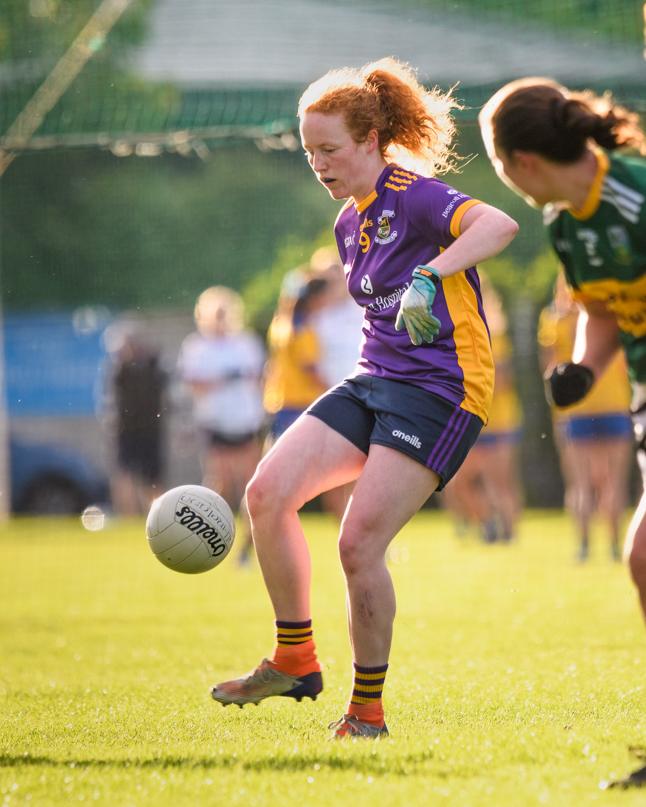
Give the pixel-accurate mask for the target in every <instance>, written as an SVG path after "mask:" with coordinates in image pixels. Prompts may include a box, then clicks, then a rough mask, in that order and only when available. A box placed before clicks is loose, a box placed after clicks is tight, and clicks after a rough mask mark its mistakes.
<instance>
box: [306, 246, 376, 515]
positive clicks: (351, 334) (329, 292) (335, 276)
mask: <svg viewBox="0 0 646 807" xmlns="http://www.w3.org/2000/svg"><path fill="white" fill-rule="evenodd" d="M310 269H311V272H312V275H313V276H314V277H320V278H323V279H324V280H325V282H326V286H325V294H324V297H323V304H322V305H320V306H318V307H317V309H316V311H314V313H313V314H312V329H313V330H314V333H315V334H316V338H317V340H318V346H319V363H318V371H319V376H320V377H321V379H322V380H323V383H324V384H325V386H326V388H327V389H331V388H332V387H336V385H337V384H340V383H341V382H342V381H343V380H344V379H346V378H349V377H350V376H352V375H354V373H355V371H356V369H357V362H358V360H359V347H360V344H361V340H362V338H363V333H362V328H363V322H364V319H363V309H362V308H361V307H360V306H358V305H357V304H356V303H355V301H354V300H353V299H352V297H351V296H350V292H349V291H348V284H347V283H346V280H345V272H344V271H343V264H342V263H341V261H340V260H339V253H338V251H337V250H335V249H333V248H331V247H321V248H320V249H318V250H317V251H316V252H315V253H314V254H313V255H312V258H311V259H310ZM353 489H354V482H348V483H347V484H345V485H339V487H337V488H333V489H332V490H328V491H326V492H325V493H323V494H322V500H323V503H324V507H325V509H326V510H327V511H328V512H330V513H334V514H335V515H336V516H337V518H338V519H339V520H341V518H343V514H344V513H345V508H346V507H347V504H348V502H349V500H350V496H351V495H352V491H353Z"/></svg>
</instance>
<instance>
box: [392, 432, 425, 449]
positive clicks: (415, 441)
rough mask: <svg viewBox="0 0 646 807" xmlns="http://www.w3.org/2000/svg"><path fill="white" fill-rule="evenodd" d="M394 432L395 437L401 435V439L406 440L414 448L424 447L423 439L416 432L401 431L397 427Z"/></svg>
mask: <svg viewBox="0 0 646 807" xmlns="http://www.w3.org/2000/svg"><path fill="white" fill-rule="evenodd" d="M392 434H393V437H399V439H400V440H405V441H406V442H407V443H410V444H411V445H412V446H413V448H421V447H422V441H421V440H420V439H419V437H418V436H417V435H416V434H404V432H400V431H399V429H396V430H395V431H394V432H393V433H392Z"/></svg>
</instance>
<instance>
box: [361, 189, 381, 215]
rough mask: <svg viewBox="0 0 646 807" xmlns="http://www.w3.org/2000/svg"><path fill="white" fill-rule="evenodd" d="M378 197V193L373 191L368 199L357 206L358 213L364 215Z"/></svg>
mask: <svg viewBox="0 0 646 807" xmlns="http://www.w3.org/2000/svg"><path fill="white" fill-rule="evenodd" d="M377 195H378V194H377V191H373V192H372V193H371V194H370V195H369V196H366V198H365V199H364V200H363V201H362V202H359V204H358V205H355V209H356V211H357V213H363V211H364V210H365V209H366V208H367V207H369V206H370V205H371V204H372V203H373V202H374V201H375V199H376V198H377Z"/></svg>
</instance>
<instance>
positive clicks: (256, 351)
mask: <svg viewBox="0 0 646 807" xmlns="http://www.w3.org/2000/svg"><path fill="white" fill-rule="evenodd" d="M264 364H265V350H264V345H263V343H262V341H261V340H260V338H259V337H258V336H256V335H255V334H252V333H248V332H244V331H243V332H241V333H235V334H227V335H226V336H218V337H215V336H213V337H209V336H202V335H201V334H199V333H192V334H190V335H189V336H187V337H186V339H185V340H184V343H183V344H182V349H181V351H180V355H179V372H180V376H181V378H182V380H183V381H185V382H187V383H191V382H195V383H200V384H209V383H211V384H213V386H212V387H211V388H210V389H207V390H206V391H204V392H195V393H194V404H193V416H194V418H195V423H196V424H197V425H198V426H200V427H202V428H205V429H209V430H211V431H217V432H221V433H222V434H225V435H230V436H232V437H235V436H240V435H243V434H250V433H252V432H256V431H258V429H260V427H261V426H262V424H263V421H264V419H265V410H264V408H263V405H262V389H261V376H262V371H263V367H264Z"/></svg>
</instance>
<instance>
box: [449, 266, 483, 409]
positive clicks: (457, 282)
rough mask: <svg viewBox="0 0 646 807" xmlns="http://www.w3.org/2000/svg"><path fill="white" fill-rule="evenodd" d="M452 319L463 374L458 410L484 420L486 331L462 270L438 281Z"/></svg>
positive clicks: (473, 294)
mask: <svg viewBox="0 0 646 807" xmlns="http://www.w3.org/2000/svg"><path fill="white" fill-rule="evenodd" d="M442 289H443V290H444V297H445V299H446V305H447V308H448V310H449V314H450V316H451V320H452V322H453V326H454V331H453V339H454V341H455V352H456V354H457V358H458V364H459V366H460V368H461V370H462V373H463V375H464V382H463V383H464V393H465V398H464V401H462V403H461V404H460V406H461V407H462V409H466V410H467V412H471V413H472V414H474V415H477V416H478V417H479V418H480V419H481V420H482V421H484V422H485V423H486V422H487V418H488V416H489V408H490V406H491V399H492V398H493V384H494V363H493V356H492V354H491V344H490V343H489V333H488V331H487V326H486V325H485V323H484V320H483V319H482V317H481V316H480V312H479V311H478V298H477V297H476V293H475V291H474V290H473V288H472V287H471V284H470V283H469V281H468V280H467V277H466V275H465V274H464V272H459V273H458V274H457V275H451V277H446V278H444V280H443V281H442Z"/></svg>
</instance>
